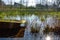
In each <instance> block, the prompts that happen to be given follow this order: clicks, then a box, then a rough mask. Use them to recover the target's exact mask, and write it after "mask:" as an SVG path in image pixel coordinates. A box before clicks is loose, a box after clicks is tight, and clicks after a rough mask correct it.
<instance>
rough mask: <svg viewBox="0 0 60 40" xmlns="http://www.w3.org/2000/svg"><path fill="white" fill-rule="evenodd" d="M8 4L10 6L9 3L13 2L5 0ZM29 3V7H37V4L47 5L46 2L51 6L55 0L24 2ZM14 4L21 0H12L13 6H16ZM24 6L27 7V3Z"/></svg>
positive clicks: (29, 0)
mask: <svg viewBox="0 0 60 40" xmlns="http://www.w3.org/2000/svg"><path fill="white" fill-rule="evenodd" d="M3 1H4V2H5V3H6V4H10V2H9V1H11V0H3ZM26 1H28V4H27V5H28V6H35V5H36V4H37V3H39V2H40V3H41V4H46V2H47V3H48V4H49V5H51V4H53V3H54V1H55V0H24V2H26ZM14 2H17V3H19V2H20V0H12V4H14ZM24 5H26V3H24Z"/></svg>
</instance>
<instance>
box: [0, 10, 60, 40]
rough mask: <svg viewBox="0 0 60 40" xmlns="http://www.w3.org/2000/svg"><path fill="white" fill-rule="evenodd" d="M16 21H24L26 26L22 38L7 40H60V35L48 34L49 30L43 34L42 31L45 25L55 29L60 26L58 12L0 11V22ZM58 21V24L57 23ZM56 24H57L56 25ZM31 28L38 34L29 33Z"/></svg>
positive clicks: (59, 13) (59, 14)
mask: <svg viewBox="0 0 60 40" xmlns="http://www.w3.org/2000/svg"><path fill="white" fill-rule="evenodd" d="M18 20H26V21H27V23H28V25H27V27H26V29H25V32H24V37H23V38H8V39H7V40H10V39H12V40H60V35H54V33H49V32H50V30H54V29H50V30H49V29H46V30H47V31H45V32H46V33H47V34H44V33H43V30H44V29H45V27H46V26H47V25H49V26H48V28H49V27H53V28H54V27H55V26H57V25H58V24H59V25H60V23H59V22H60V12H59V11H58V12H56V11H39V10H27V9H25V10H23V9H22V10H9V11H0V21H2V22H3V21H5V22H15V21H18ZM57 21H58V22H57ZM57 23H58V24H57ZM31 27H33V28H35V29H38V28H40V29H39V33H34V34H32V33H31ZM58 33H59V32H58Z"/></svg>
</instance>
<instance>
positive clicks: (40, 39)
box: [0, 15, 60, 40]
mask: <svg viewBox="0 0 60 40" xmlns="http://www.w3.org/2000/svg"><path fill="white" fill-rule="evenodd" d="M16 19H17V20H20V19H21V17H19V16H17V17H16ZM22 19H25V20H27V21H28V26H27V29H26V30H25V32H24V37H23V38H8V39H6V40H46V39H45V38H47V39H48V38H50V36H52V40H58V39H59V38H60V37H58V36H56V35H50V36H49V37H47V35H44V34H43V35H41V34H39V33H38V34H36V35H37V36H34V35H32V34H31V33H30V28H31V25H33V24H35V23H37V27H41V28H44V27H45V26H46V24H49V25H50V26H52V25H53V23H54V22H55V20H54V19H53V17H51V16H49V17H47V18H46V20H45V22H42V21H41V20H40V18H39V17H38V16H35V15H32V16H25V17H22ZM0 40H5V39H2V38H0ZM59 40H60V39H59Z"/></svg>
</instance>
